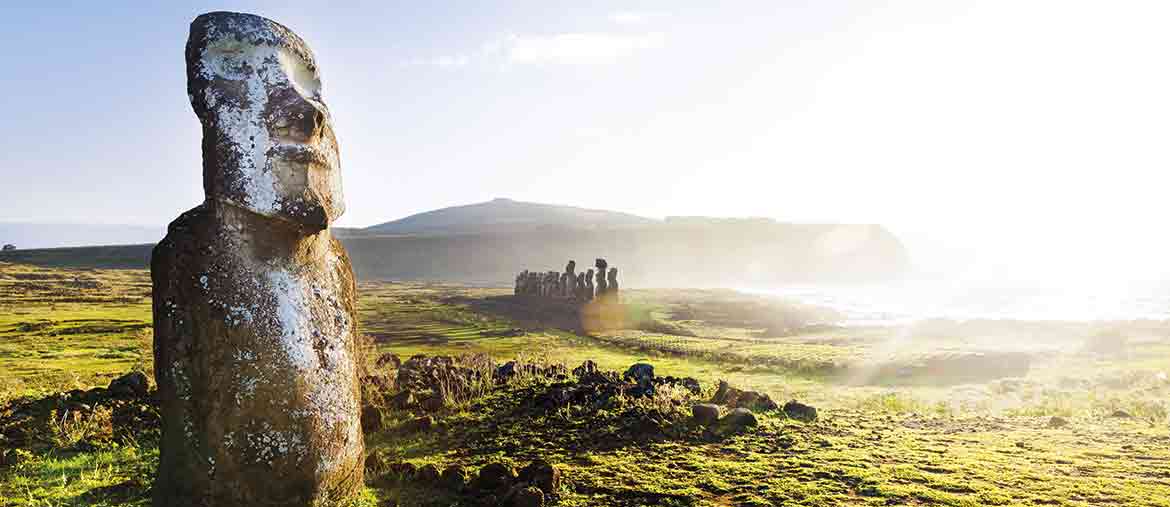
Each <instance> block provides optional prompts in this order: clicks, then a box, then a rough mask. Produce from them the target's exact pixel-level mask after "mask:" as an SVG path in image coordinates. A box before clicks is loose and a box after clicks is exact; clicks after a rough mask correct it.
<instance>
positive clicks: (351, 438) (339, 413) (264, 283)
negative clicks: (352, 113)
mask: <svg viewBox="0 0 1170 507" xmlns="http://www.w3.org/2000/svg"><path fill="white" fill-rule="evenodd" d="M186 59H187V93H188V96H189V98H190V100H191V105H192V107H193V108H194V111H195V114H196V116H198V118H199V120H200V123H201V124H202V127H203V128H202V131H203V143H202V147H203V188H204V191H205V198H206V199H205V201H204V202H203V204H201V205H199V206H197V207H195V208H194V209H191V210H190V211H187V212H186V213H184V214H182V215H181V216H180V217H179V218H177V219H176V220H175V221H173V222H172V223H171V224H170V227H169V228H168V231H167V236H166V237H165V238H164V239H163V240H162V241H161V242H160V243H159V244H158V245H157V246H156V247H155V248H154V251H153V254H152V256H151V279H152V282H153V298H152V299H153V317H154V357H155V377H156V381H157V382H156V383H157V385H158V398H159V400H160V409H161V414H162V437H161V440H160V443H159V463H158V467H157V477H156V481H155V484H154V487H153V492H154V493H153V494H154V505H156V506H169V505H217V506H220V507H234V506H244V505H282V506H287V507H293V506H310V505H320V504H325V503H339V502H342V501H347V500H348V499H351V498H353V497H355V496H356V495H357V494H358V493H360V491H361V489H362V488H363V481H362V475H363V468H364V467H363V461H364V459H365V455H364V454H365V453H364V449H363V447H364V444H363V438H362V430H361V425H360V417H359V412H360V399H361V395H360V389H359V382H358V367H357V366H358V365H357V362H356V360H355V356H356V354H357V313H356V297H355V283H354V276H353V270H352V269H351V267H350V262H349V258H348V256H347V254H346V252H345V249H344V248H343V247H342V246H341V243H340V242H338V241H337V240H336V239H335V238H334V237H333V236H332V233H331V232H330V229H329V224H330V223H331V222H333V221H334V220H335V219H336V218H338V217H339V216H340V215H341V214H342V212H343V211H344V208H345V205H344V197H343V195H342V191H341V176H340V169H339V164H338V150H337V142H336V139H335V137H334V133H333V128H332V126H331V118H330V115H329V111H328V110H327V109H326V108H325V107H324V106H323V105H322V102H321V101H322V97H321V95H320V93H319V92H320V89H319V82H320V79H319V75H318V65H317V63H316V61H315V59H314V57H313V53H312V51H310V49H309V47H308V46H307V45H306V44H305V42H304V41H303V40H302V39H301V38H300V37H298V36H297V35H296V34H294V33H293V32H292V31H290V30H289V29H288V28H286V27H284V26H282V25H280V24H278V23H276V22H274V21H271V20H268V19H265V18H262V17H259V16H254V15H250V14H239V13H231V12H213V13H210V14H204V15H202V16H199V17H198V18H196V19H195V20H194V21H193V22H192V23H191V30H190V36H189V38H188V40H187V47H186ZM260 470H263V473H261V472H259V471H260Z"/></svg>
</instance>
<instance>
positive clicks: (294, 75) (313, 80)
mask: <svg viewBox="0 0 1170 507" xmlns="http://www.w3.org/2000/svg"><path fill="white" fill-rule="evenodd" d="M277 58H278V59H279V60H280V67H281V68H282V69H284V74H285V75H286V76H288V80H289V82H291V83H292V85H293V87H294V88H296V90H297V92H298V93H300V94H301V96H303V97H305V98H309V99H318V100H319V99H320V98H321V79H320V78H319V77H318V76H317V72H316V71H315V70H314V69H312V68H310V67H309V65H308V64H306V63H305V61H304V60H303V59H301V57H300V56H297V55H296V54H293V53H291V52H289V51H284V50H282V51H280V53H279V54H278V55H277Z"/></svg>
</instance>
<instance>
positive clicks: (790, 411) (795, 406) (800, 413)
mask: <svg viewBox="0 0 1170 507" xmlns="http://www.w3.org/2000/svg"><path fill="white" fill-rule="evenodd" d="M784 415H786V416H788V417H789V418H791V419H796V420H797V421H803V422H813V421H815V420H817V409H816V408H815V407H812V406H810V405H805V404H804V403H801V402H799V401H796V400H791V401H789V402H788V403H785V404H784Z"/></svg>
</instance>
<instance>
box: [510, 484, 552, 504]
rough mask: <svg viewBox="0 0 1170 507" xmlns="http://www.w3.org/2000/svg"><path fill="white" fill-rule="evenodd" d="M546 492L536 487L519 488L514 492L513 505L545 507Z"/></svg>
mask: <svg viewBox="0 0 1170 507" xmlns="http://www.w3.org/2000/svg"><path fill="white" fill-rule="evenodd" d="M544 496H545V495H544V493H543V492H542V491H541V490H540V489H537V488H535V487H532V486H528V487H526V488H520V489H517V490H516V491H515V492H514V493H513V494H512V504H511V505H512V506H513V507H544Z"/></svg>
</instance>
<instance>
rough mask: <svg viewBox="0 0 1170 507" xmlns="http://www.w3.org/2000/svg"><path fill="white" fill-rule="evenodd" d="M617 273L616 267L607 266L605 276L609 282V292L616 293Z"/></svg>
mask: <svg viewBox="0 0 1170 507" xmlns="http://www.w3.org/2000/svg"><path fill="white" fill-rule="evenodd" d="M617 273H618V272H617V268H609V276H607V277H606V278H607V281H608V282H609V292H613V293H616V292H617V291H618V281H617Z"/></svg>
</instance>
